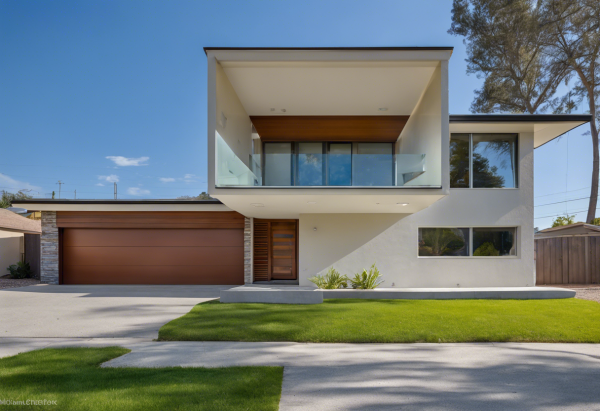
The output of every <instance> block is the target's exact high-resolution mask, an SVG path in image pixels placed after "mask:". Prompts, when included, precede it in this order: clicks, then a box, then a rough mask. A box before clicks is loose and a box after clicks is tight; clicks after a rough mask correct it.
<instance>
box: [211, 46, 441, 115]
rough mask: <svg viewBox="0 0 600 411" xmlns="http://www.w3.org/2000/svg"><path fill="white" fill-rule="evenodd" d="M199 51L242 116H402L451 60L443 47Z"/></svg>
mask: <svg viewBox="0 0 600 411" xmlns="http://www.w3.org/2000/svg"><path fill="white" fill-rule="evenodd" d="M205 51H206V53H207V55H208V56H209V58H211V57H214V58H215V59H216V60H217V62H218V64H219V65H220V67H221V68H222V69H223V73H224V74H225V76H226V77H227V79H228V81H229V83H230V84H231V87H232V88H233V90H234V91H235V94H236V95H237V98H238V99H239V101H240V103H241V104H242V106H243V107H244V110H245V111H246V113H247V115H249V116H273V115H275V116H409V115H411V114H412V112H413V110H414V108H415V107H416V105H417V103H418V102H419V99H420V98H421V96H422V95H423V93H424V91H425V90H426V89H427V87H428V85H429V83H430V80H431V78H432V76H433V74H434V72H435V70H436V68H437V67H438V66H440V64H441V62H442V61H448V60H449V59H450V56H451V55H452V48H448V47H389V48H377V47H375V48H300V49H294V48H285V49H280V48H213V47H207V48H205ZM217 93H218V92H217ZM225 114H227V113H225Z"/></svg>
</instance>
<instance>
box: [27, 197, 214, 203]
mask: <svg viewBox="0 0 600 411" xmlns="http://www.w3.org/2000/svg"><path fill="white" fill-rule="evenodd" d="M15 203H18V204H223V203H222V202H220V201H219V200H217V199H214V200H69V199H65V198H60V199H54V200H53V199H51V198H34V199H30V200H19V201H15Z"/></svg>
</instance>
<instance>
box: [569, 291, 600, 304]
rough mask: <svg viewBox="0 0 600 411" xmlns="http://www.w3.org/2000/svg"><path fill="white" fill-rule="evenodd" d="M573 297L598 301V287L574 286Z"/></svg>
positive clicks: (599, 295)
mask: <svg viewBox="0 0 600 411" xmlns="http://www.w3.org/2000/svg"><path fill="white" fill-rule="evenodd" d="M574 290H575V298H581V299H582V300H590V301H596V302H597V303H600V287H595V288H575V289H574Z"/></svg>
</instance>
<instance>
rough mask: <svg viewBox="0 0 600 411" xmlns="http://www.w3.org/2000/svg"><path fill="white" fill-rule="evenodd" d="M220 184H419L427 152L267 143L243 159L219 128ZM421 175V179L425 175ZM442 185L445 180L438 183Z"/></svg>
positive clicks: (389, 145)
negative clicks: (224, 137)
mask: <svg viewBox="0 0 600 411" xmlns="http://www.w3.org/2000/svg"><path fill="white" fill-rule="evenodd" d="M216 137H217V141H216V148H217V153H216V154H217V155H216V187H218V188H224V187H269V188H373V187H378V188H401V187H406V188H418V187H435V186H436V185H432V184H430V180H431V179H429V180H427V179H424V178H422V177H421V176H424V174H425V173H426V168H427V167H426V155H425V154H406V153H403V154H395V153H394V144H392V143H373V142H368V143H360V142H359V143H356V142H355V143H345V142H297V143H293V142H277V143H265V144H264V145H263V146H262V147H263V149H262V151H263V153H262V154H250V155H249V158H248V162H244V161H242V160H241V159H240V158H239V157H238V156H236V154H235V153H234V151H233V150H232V149H231V148H230V147H229V146H228V145H227V143H226V142H225V141H224V140H223V138H222V137H221V136H220V135H219V134H218V133H217V136H216ZM419 177H421V178H419ZM438 185H439V184H438Z"/></svg>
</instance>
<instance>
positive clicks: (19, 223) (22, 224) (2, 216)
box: [0, 208, 42, 234]
mask: <svg viewBox="0 0 600 411" xmlns="http://www.w3.org/2000/svg"><path fill="white" fill-rule="evenodd" d="M0 230H3V231H14V232H17V233H27V234H40V233H41V232H42V222H41V221H36V220H30V219H28V218H25V217H22V216H20V215H18V214H15V213H13V212H12V211H9V210H5V209H4V208H0Z"/></svg>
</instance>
